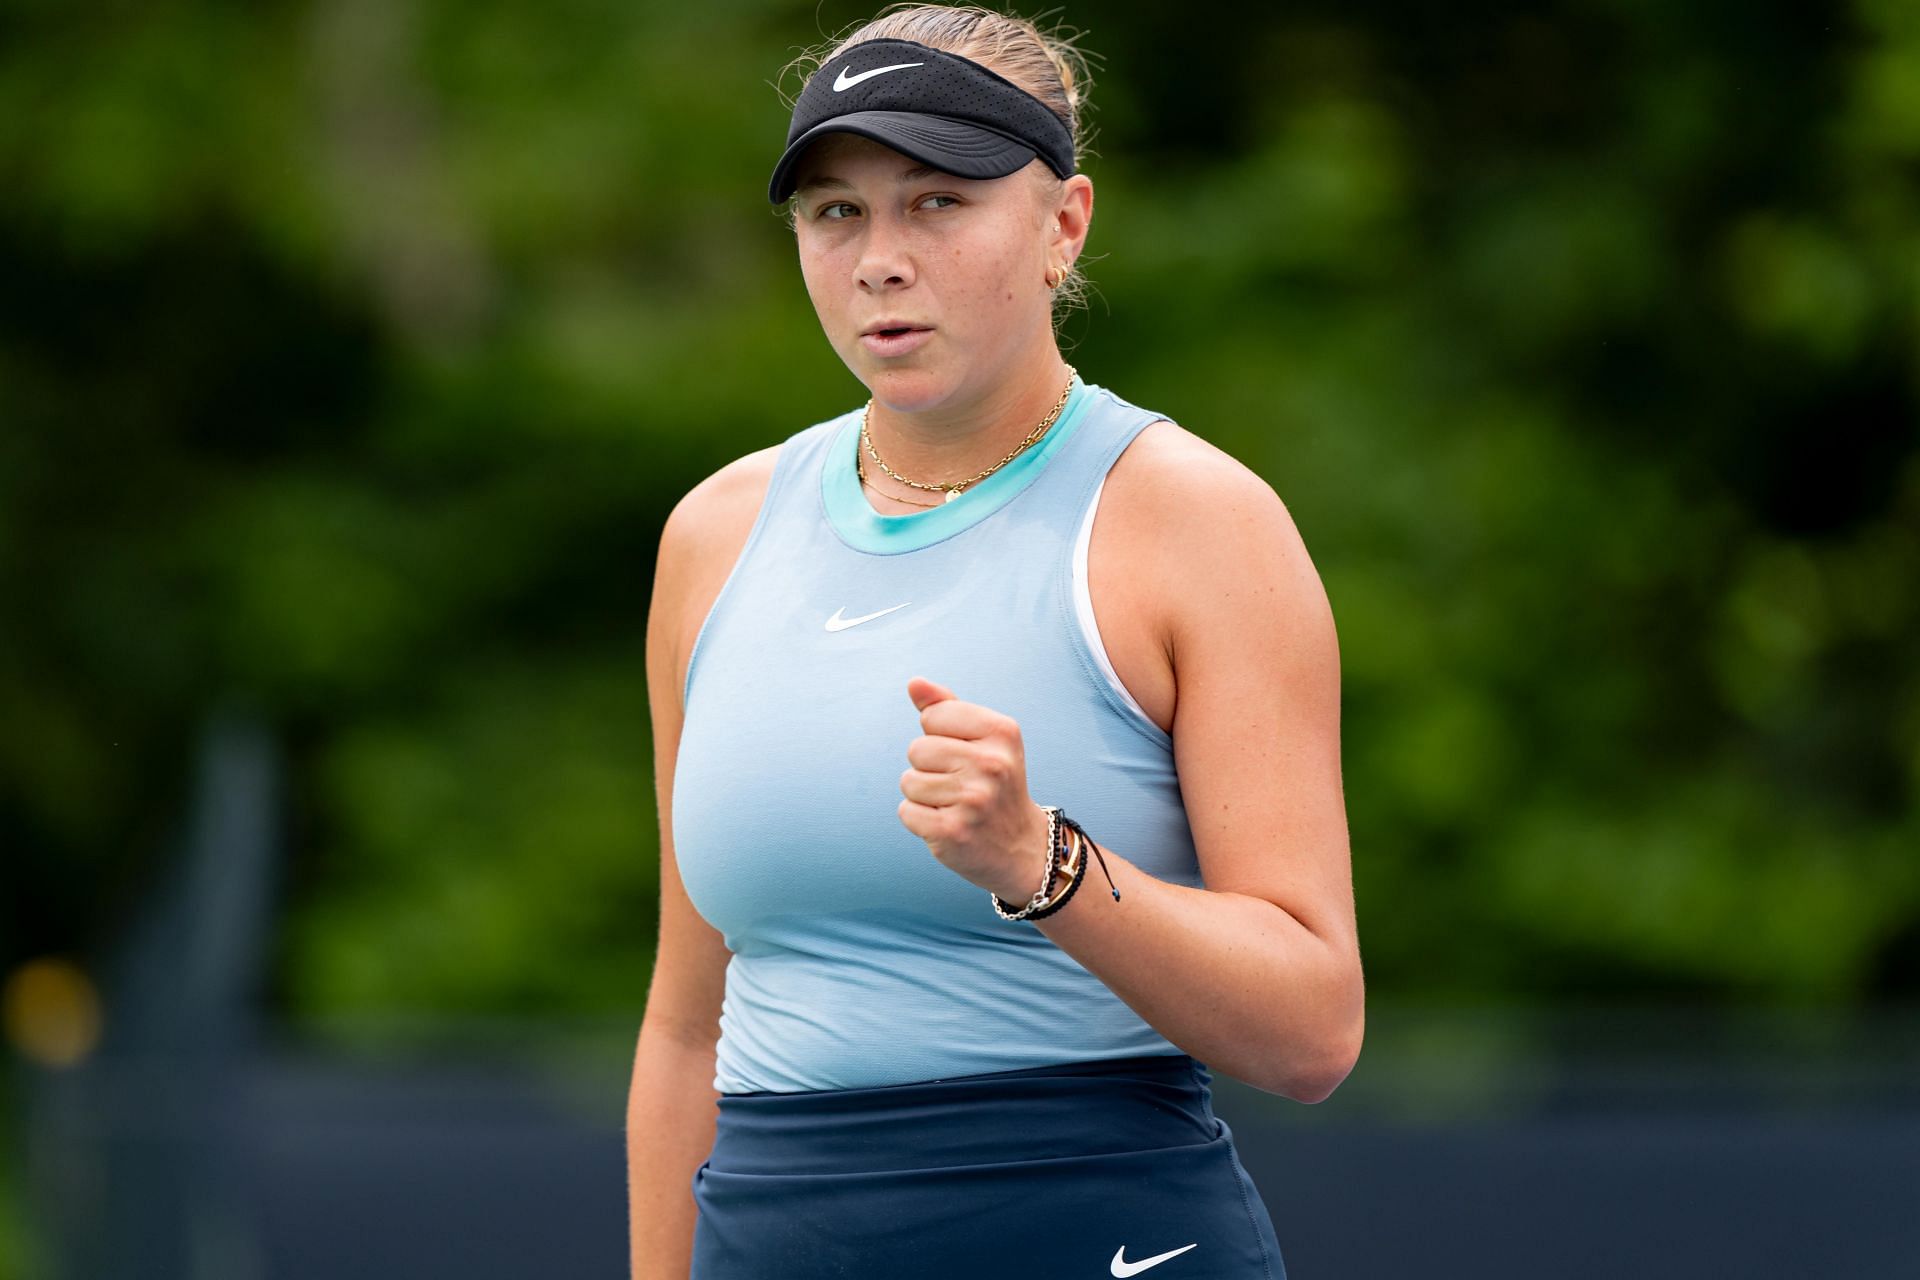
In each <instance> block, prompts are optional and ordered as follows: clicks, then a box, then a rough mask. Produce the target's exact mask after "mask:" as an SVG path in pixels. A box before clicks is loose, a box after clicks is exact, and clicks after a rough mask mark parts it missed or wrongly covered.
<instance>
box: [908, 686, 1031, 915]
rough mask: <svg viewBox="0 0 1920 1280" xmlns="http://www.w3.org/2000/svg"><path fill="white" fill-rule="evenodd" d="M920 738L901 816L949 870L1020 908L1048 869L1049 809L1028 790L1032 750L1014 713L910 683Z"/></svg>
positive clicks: (913, 748)
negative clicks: (1022, 737) (1030, 752)
mask: <svg viewBox="0 0 1920 1280" xmlns="http://www.w3.org/2000/svg"><path fill="white" fill-rule="evenodd" d="M907 696H908V697H910V698H912V699H913V705H914V706H915V707H917V708H918V709H919V711H920V728H921V730H922V733H921V736H920V737H918V738H915V739H914V740H913V741H912V742H910V743H908V744H907V762H908V763H909V764H911V765H912V766H913V767H912V768H911V769H908V770H907V771H906V772H905V773H903V774H901V775H900V791H901V794H902V795H904V796H905V797H906V799H904V800H902V801H901V802H900V821H901V822H902V823H904V824H905V825H906V828H907V830H909V831H911V832H913V834H915V835H917V836H919V837H920V838H921V839H922V840H925V841H926V842H927V848H929V849H931V850H932V851H933V856H934V857H936V858H938V859H939V860H940V862H941V863H942V864H943V865H944V866H946V867H947V868H948V869H950V870H952V871H954V872H956V873H957V874H959V875H960V876H961V877H963V878H964V879H966V880H969V881H971V882H972V883H974V884H977V885H979V886H980V887H981V888H982V889H986V890H989V891H991V892H993V893H997V894H999V895H1000V897H1001V899H1002V900H1004V901H1006V902H1009V903H1012V904H1013V905H1014V906H1016V907H1019V906H1024V905H1026V902H1027V899H1029V898H1031V897H1032V896H1033V893H1034V890H1036V889H1038V888H1039V887H1040V881H1041V878H1042V877H1043V876H1045V874H1046V870H1047V814H1046V810H1044V809H1042V808H1041V807H1040V806H1039V805H1038V804H1035V803H1034V801H1033V799H1032V798H1031V797H1030V796H1028V795H1027V754H1026V747H1025V746H1024V744H1023V743H1022V742H1021V739H1020V725H1019V722H1017V721H1016V720H1014V718H1013V717H1012V716H1009V715H1005V714H1003V713H1001V712H998V711H995V710H993V709H992V708H991V707H983V706H981V705H979V704H978V703H975V702H962V701H961V700H960V699H958V698H956V697H954V696H953V690H951V689H949V688H947V687H945V686H944V685H939V684H935V683H934V682H933V681H931V680H928V679H926V678H924V677H922V676H915V677H914V678H913V679H911V680H909V681H907Z"/></svg>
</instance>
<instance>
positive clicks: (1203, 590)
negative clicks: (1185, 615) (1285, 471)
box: [1101, 419, 1318, 625]
mask: <svg viewBox="0 0 1920 1280" xmlns="http://www.w3.org/2000/svg"><path fill="white" fill-rule="evenodd" d="M1109 500H1111V501H1112V502H1113V505H1114V513H1113V514H1114V515H1115V517H1116V519H1115V521H1114V526H1115V532H1116V533H1117V534H1118V535H1119V537H1118V539H1117V540H1118V541H1119V542H1121V543H1122V544H1123V548H1124V554H1125V556H1126V559H1127V560H1128V561H1129V562H1130V563H1133V564H1136V565H1139V566H1140V567H1141V568H1142V569H1143V570H1145V571H1146V572H1147V573H1148V574H1149V576H1150V577H1151V578H1152V580H1153V581H1155V582H1156V583H1158V584H1159V585H1160V587H1161V588H1162V590H1161V593H1160V594H1161V598H1162V601H1163V602H1164V603H1165V604H1166V605H1167V606H1168V607H1169V608H1174V607H1177V606H1185V607H1187V608H1189V609H1190V608H1193V607H1203V606H1206V605H1209V604H1211V605H1216V606H1217V605H1218V604H1220V603H1223V602H1225V601H1226V600H1228V599H1231V598H1233V597H1234V596H1236V595H1237V594H1240V593H1242V592H1244V591H1245V590H1246V588H1247V586H1248V585H1251V584H1252V583H1254V582H1259V581H1266V582H1268V583H1271V581H1272V579H1273V578H1274V577H1275V576H1276V575H1280V576H1284V577H1286V578H1288V579H1291V580H1295V581H1296V582H1297V581H1298V579H1299V578H1300V575H1301V573H1302V572H1303V571H1304V572H1305V573H1306V574H1307V575H1309V576H1311V577H1312V578H1313V580H1314V582H1313V585H1314V586H1315V587H1317V586H1318V575H1317V574H1315V573H1314V572H1313V570H1312V568H1311V563H1310V561H1309V559H1308V556H1307V550H1306V546H1305V543H1304V542H1303V540H1302V539H1301V536H1300V531H1299V529H1298V528H1296V527H1295V525H1294V521H1293V516H1292V514H1291V513H1290V512H1289V511H1288V510H1287V507H1286V504H1285V503H1284V502H1282V501H1281V499H1280V495H1279V494H1278V493H1277V492H1275V490H1274V488H1273V486H1272V485H1271V484H1269V483H1268V482H1267V481H1266V479H1265V478H1264V477H1262V476H1261V475H1260V474H1259V473H1258V472H1256V471H1254V470H1253V469H1252V468H1251V467H1249V466H1247V465H1246V464H1245V463H1244V462H1242V461H1240V460H1239V459H1238V458H1236V457H1234V456H1233V455H1232V454H1230V453H1228V452H1227V451H1226V450H1224V449H1222V448H1220V447H1219V446H1218V445H1215V444H1213V443H1212V442H1210V441H1208V440H1205V439H1203V438H1202V437H1200V436H1198V435H1195V434H1194V433H1193V432H1191V431H1189V430H1187V429H1186V428H1185V427H1182V426H1180V425H1179V424H1178V423H1175V422H1172V421H1168V420H1166V419H1161V420H1160V421H1158V422H1155V423H1153V424H1151V425H1150V426H1147V427H1145V428H1143V429H1142V430H1141V431H1140V432H1139V433H1138V434H1137V435H1136V436H1135V437H1134V438H1133V441H1132V442H1131V443H1130V444H1129V445H1128V446H1127V448H1126V450H1125V451H1124V452H1122V453H1121V455H1120V457H1119V459H1118V460H1117V461H1116V462H1115V463H1114V465H1113V469H1112V471H1111V472H1109V473H1108V480H1107V488H1106V490H1105V491H1104V494H1103V497H1102V500H1101V508H1102V510H1103V511H1104V510H1105V509H1106V507H1107V503H1108V501H1109ZM1164 621H1165V622H1166V623H1167V624H1168V625H1171V624H1172V622H1173V619H1172V618H1167V619H1164Z"/></svg>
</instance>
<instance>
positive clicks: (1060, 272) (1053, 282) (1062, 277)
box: [1047, 263, 1067, 289]
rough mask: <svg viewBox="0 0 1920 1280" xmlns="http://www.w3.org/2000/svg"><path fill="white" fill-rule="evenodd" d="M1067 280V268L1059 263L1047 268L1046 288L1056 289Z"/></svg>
mask: <svg viewBox="0 0 1920 1280" xmlns="http://www.w3.org/2000/svg"><path fill="white" fill-rule="evenodd" d="M1066 282H1067V269H1066V268H1065V267H1063V266H1061V265H1060V264H1059V263H1055V264H1054V265H1053V266H1050V267H1048V268H1047V288H1049V289H1058V288H1059V287H1060V286H1061V285H1063V284H1065V283H1066Z"/></svg>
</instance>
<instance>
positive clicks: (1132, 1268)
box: [1112, 1240, 1200, 1276]
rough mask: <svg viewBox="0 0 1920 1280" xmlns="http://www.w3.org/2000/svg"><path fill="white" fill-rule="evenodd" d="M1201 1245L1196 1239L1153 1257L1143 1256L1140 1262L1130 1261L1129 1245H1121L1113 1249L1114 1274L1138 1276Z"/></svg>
mask: <svg viewBox="0 0 1920 1280" xmlns="http://www.w3.org/2000/svg"><path fill="white" fill-rule="evenodd" d="M1199 1247H1200V1242H1199V1241H1198V1240H1195V1241H1194V1242H1193V1243H1192V1244H1189V1245H1183V1246H1182V1247H1180V1248H1178V1249H1169V1250H1167V1251H1166V1252H1165V1253H1162V1254H1158V1255H1156V1256H1154V1257H1151V1258H1142V1259H1140V1261H1138V1262H1128V1261H1127V1246H1125V1245H1121V1246H1120V1247H1119V1248H1118V1249H1115V1250H1114V1251H1113V1268H1112V1270H1113V1274H1115V1275H1117V1276H1137V1275H1139V1274H1140V1273H1141V1272H1142V1271H1145V1270H1146V1269H1147V1268H1148V1267H1157V1266H1159V1265H1160V1264H1161V1263H1163V1262H1165V1261H1166V1260H1167V1259H1168V1258H1177V1257H1179V1256H1180V1255H1181V1254H1183V1253H1185V1252H1186V1251H1187V1250H1188V1249H1197V1248H1199Z"/></svg>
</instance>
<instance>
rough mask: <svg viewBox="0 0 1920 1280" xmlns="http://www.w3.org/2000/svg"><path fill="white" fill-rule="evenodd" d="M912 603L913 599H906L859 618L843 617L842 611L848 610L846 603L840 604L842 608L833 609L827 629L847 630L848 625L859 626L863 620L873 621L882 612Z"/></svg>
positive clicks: (902, 607)
mask: <svg viewBox="0 0 1920 1280" xmlns="http://www.w3.org/2000/svg"><path fill="white" fill-rule="evenodd" d="M912 603H913V601H911V600H906V601H903V602H901V603H900V604H896V605H894V606H893V608H892V609H880V610H877V611H875V612H873V613H866V614H862V615H860V616H859V617H858V618H843V617H841V616H840V615H841V614H842V613H845V612H846V606H845V605H842V606H840V608H838V609H835V610H834V611H833V616H832V617H831V618H828V619H827V630H829V631H845V630H846V629H847V628H848V627H857V626H859V625H860V624H861V623H863V622H871V621H873V620H874V619H875V618H878V617H880V616H881V614H887V613H892V612H893V610H894V609H904V608H906V607H907V606H908V605H910V604H912Z"/></svg>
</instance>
